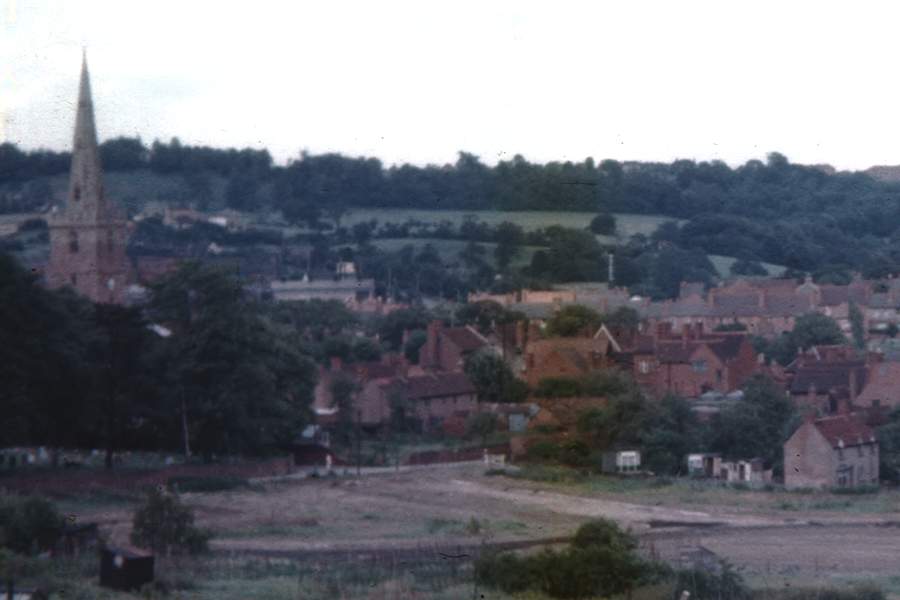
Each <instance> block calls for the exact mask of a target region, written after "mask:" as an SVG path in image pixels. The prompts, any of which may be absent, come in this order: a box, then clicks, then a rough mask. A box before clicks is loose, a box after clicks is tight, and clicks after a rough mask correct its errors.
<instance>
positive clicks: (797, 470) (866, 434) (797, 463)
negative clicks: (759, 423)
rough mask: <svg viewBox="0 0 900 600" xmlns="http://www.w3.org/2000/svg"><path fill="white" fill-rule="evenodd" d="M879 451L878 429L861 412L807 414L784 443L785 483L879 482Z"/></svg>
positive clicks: (848, 485)
mask: <svg viewBox="0 0 900 600" xmlns="http://www.w3.org/2000/svg"><path fill="white" fill-rule="evenodd" d="M810 414H812V413H810ZM878 451H879V449H878V440H877V439H876V438H875V432H874V431H873V430H872V428H871V427H869V426H868V425H866V424H865V422H864V416H863V415H862V414H840V415H835V416H831V417H825V418H822V419H813V418H812V417H808V418H807V419H806V421H804V423H803V425H801V426H800V427H799V428H798V429H797V431H795V432H794V434H793V435H792V436H791V437H790V438H789V439H788V441H787V442H785V444H784V485H785V487H787V488H788V489H796V488H852V487H860V486H866V485H877V484H878Z"/></svg>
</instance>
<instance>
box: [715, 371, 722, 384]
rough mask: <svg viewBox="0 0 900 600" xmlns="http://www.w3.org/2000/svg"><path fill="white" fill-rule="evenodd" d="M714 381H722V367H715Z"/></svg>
mask: <svg viewBox="0 0 900 600" xmlns="http://www.w3.org/2000/svg"><path fill="white" fill-rule="evenodd" d="M716 383H722V369H716Z"/></svg>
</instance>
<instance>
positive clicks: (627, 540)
mask: <svg viewBox="0 0 900 600" xmlns="http://www.w3.org/2000/svg"><path fill="white" fill-rule="evenodd" d="M572 545H573V546H575V547H576V548H590V547H593V546H600V547H607V548H618V549H621V550H624V551H630V550H634V549H635V548H637V540H635V539H634V537H633V536H632V535H631V534H630V533H628V532H627V531H622V530H621V529H619V526H618V525H616V523H614V522H613V521H610V520H609V519H595V520H593V521H588V522H587V523H585V524H584V525H582V526H581V527H579V528H578V531H576V532H575V538H574V539H573V540H572Z"/></svg>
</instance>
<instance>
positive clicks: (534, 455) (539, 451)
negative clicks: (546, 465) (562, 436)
mask: <svg viewBox="0 0 900 600" xmlns="http://www.w3.org/2000/svg"><path fill="white" fill-rule="evenodd" d="M525 456H526V458H528V460H534V461H555V460H556V459H557V458H558V457H559V445H557V444H556V443H554V442H552V441H550V440H538V441H537V442H535V443H533V444H531V445H530V446H528V449H527V450H526V451H525Z"/></svg>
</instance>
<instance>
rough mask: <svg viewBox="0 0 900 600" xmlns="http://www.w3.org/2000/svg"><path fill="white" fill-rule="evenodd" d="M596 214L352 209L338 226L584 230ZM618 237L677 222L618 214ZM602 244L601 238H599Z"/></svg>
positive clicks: (660, 217) (656, 216)
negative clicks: (444, 224)
mask: <svg viewBox="0 0 900 600" xmlns="http://www.w3.org/2000/svg"><path fill="white" fill-rule="evenodd" d="M594 216H596V213H590V212H562V211H498V210H469V211H466V210H423V209H395V208H364V209H351V210H350V211H348V212H347V214H346V215H345V216H344V217H343V218H342V219H341V225H344V226H346V227H352V226H353V225H355V224H356V223H361V222H366V221H371V220H372V219H375V220H377V221H378V223H379V224H384V223H405V222H406V221H409V220H412V221H419V222H422V223H440V222H441V221H450V222H451V223H453V224H454V225H457V226H458V225H459V224H460V223H462V222H463V221H464V220H465V219H466V218H467V217H470V218H473V219H475V220H476V221H481V222H483V223H487V224H488V225H499V224H500V223H502V222H504V221H509V222H511V223H515V224H516V225H519V226H520V227H522V229H524V230H525V231H534V230H537V229H541V228H542V227H547V226H550V225H561V226H563V227H573V228H576V229H583V228H585V227H587V226H588V225H590V222H591V219H593V218H594ZM616 221H617V225H618V237H619V238H620V239H621V238H628V237H629V236H632V235H635V234H639V233H640V234H643V235H650V234H651V233H653V232H654V231H655V230H656V228H657V227H659V225H660V224H661V223H665V222H666V221H679V220H678V219H673V218H670V217H663V216H659V215H632V214H617V215H616ZM598 239H601V240H603V239H604V236H598Z"/></svg>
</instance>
